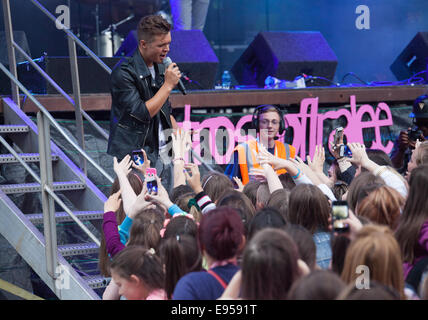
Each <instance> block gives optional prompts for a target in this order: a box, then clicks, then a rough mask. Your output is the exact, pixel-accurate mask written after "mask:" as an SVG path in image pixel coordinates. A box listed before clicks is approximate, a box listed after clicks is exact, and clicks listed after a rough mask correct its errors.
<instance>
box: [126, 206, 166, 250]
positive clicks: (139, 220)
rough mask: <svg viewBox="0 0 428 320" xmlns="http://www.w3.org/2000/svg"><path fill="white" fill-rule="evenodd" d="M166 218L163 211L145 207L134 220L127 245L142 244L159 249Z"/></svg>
mask: <svg viewBox="0 0 428 320" xmlns="http://www.w3.org/2000/svg"><path fill="white" fill-rule="evenodd" d="M164 220H165V217H164V215H163V212H162V211H161V210H159V209H156V208H149V209H145V210H143V211H141V212H140V213H138V214H137V215H136V216H135V217H134V219H133V221H132V227H131V230H130V231H129V241H128V243H127V245H128V246H130V245H140V246H145V247H146V248H153V249H155V250H156V251H157V249H158V247H159V241H160V239H161V236H160V230H161V229H162V227H163V222H164Z"/></svg>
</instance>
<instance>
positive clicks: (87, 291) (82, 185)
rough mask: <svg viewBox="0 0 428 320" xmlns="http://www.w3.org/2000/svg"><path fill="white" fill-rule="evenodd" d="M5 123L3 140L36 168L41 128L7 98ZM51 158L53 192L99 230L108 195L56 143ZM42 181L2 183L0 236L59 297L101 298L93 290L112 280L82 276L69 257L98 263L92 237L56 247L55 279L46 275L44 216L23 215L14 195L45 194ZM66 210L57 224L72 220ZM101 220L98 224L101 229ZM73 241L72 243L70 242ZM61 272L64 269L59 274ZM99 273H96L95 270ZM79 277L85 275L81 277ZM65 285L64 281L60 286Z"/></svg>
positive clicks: (7, 157) (8, 159)
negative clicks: (88, 257)
mask: <svg viewBox="0 0 428 320" xmlns="http://www.w3.org/2000/svg"><path fill="white" fill-rule="evenodd" d="M3 112H4V122H5V124H4V125H2V126H0V134H1V137H3V139H1V140H5V139H4V138H6V139H7V140H9V141H12V143H11V144H12V145H13V146H12V145H10V144H9V145H10V147H12V148H13V149H15V151H16V150H19V152H17V154H18V155H19V156H20V157H21V159H22V160H23V161H25V162H27V163H33V164H36V163H38V162H39V160H40V158H41V155H40V154H39V152H38V151H39V150H38V143H37V141H38V128H37V126H36V124H35V123H34V122H33V121H32V120H31V119H30V118H28V117H27V116H26V115H25V114H24V113H23V112H22V111H21V110H20V109H19V108H18V107H17V106H16V104H15V103H14V102H13V101H12V100H10V99H8V98H6V99H4V100H3ZM50 147H51V152H52V154H53V156H52V158H51V159H52V173H53V181H54V182H53V184H52V186H53V190H54V191H55V192H59V193H61V195H62V196H63V197H64V198H66V199H67V200H68V202H69V203H71V205H72V207H73V213H74V214H75V216H76V217H77V218H78V219H79V220H80V221H82V222H84V221H87V222H91V223H93V224H94V225H95V226H93V227H92V228H93V229H95V230H99V228H100V222H101V221H102V216H103V205H104V202H105V200H106V197H105V195H104V194H103V193H101V191H100V190H99V189H98V188H97V187H96V186H95V185H94V184H93V183H92V182H91V181H90V180H89V179H88V178H87V177H86V176H85V175H84V174H83V172H82V171H81V169H79V168H78V167H77V166H76V165H75V164H74V163H73V162H72V161H71V160H70V159H69V158H68V157H67V156H66V155H65V154H64V153H63V152H62V151H61V150H60V149H59V148H58V146H56V145H55V144H54V143H53V142H51V143H50ZM17 161H18V160H17V158H15V156H14V155H13V154H3V155H1V156H0V163H1V165H4V164H7V163H14V162H17ZM41 190H42V187H41V185H40V183H38V182H26V183H19V184H3V185H0V212H1V214H0V233H1V234H2V235H3V236H4V237H5V238H6V239H7V240H8V241H9V243H10V244H11V245H12V246H13V247H14V248H15V249H16V250H17V251H18V253H19V254H20V255H21V256H22V257H23V258H24V260H26V262H27V263H28V264H29V265H30V266H31V267H32V268H33V269H34V271H35V272H36V273H37V274H38V275H39V276H40V278H41V279H42V280H43V281H44V282H45V283H46V284H47V285H48V286H49V287H50V289H51V290H52V291H53V292H54V293H55V294H56V295H57V296H58V297H59V298H60V299H99V298H100V295H99V294H98V293H96V292H95V291H94V289H97V288H103V287H105V285H106V284H107V283H108V280H109V279H104V278H103V277H101V276H100V275H98V274H86V275H84V276H82V273H81V271H82V270H77V271H76V270H74V269H73V267H72V265H71V264H70V263H69V261H67V259H66V258H73V257H76V256H82V255H92V257H93V260H94V263H96V258H97V256H98V250H99V243H98V244H97V243H95V242H94V241H92V240H91V239H88V240H87V241H85V242H83V243H64V244H59V245H58V246H57V256H56V259H57V266H60V267H59V268H55V269H57V270H56V271H57V272H56V273H55V272H54V274H53V276H51V275H50V274H49V273H48V272H47V259H46V242H45V237H44V235H43V234H42V232H41V231H40V230H39V229H38V227H37V226H39V227H40V225H41V224H43V221H44V217H43V213H23V212H22V211H21V210H20V209H19V208H18V207H17V206H16V205H15V204H14V202H13V200H12V199H11V198H10V197H9V196H10V195H13V194H16V193H30V192H31V193H40V192H41ZM73 221H74V220H73V218H72V217H71V216H70V215H69V214H68V213H67V212H64V211H58V212H55V223H64V222H73ZM97 222H98V225H97ZM68 240H69V239H68ZM58 270H59V271H58ZM64 270H67V273H64ZM95 271H97V270H95ZM79 273H80V274H79ZM61 283H63V284H62V285H61Z"/></svg>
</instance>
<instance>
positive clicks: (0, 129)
mask: <svg viewBox="0 0 428 320" xmlns="http://www.w3.org/2000/svg"><path fill="white" fill-rule="evenodd" d="M28 131H30V128H29V127H28V126H26V125H20V124H7V125H0V133H13V132H28Z"/></svg>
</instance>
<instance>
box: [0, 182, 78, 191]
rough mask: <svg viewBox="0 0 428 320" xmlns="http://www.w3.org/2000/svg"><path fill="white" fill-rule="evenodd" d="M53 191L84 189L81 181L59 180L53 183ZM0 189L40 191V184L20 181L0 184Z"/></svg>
mask: <svg viewBox="0 0 428 320" xmlns="http://www.w3.org/2000/svg"><path fill="white" fill-rule="evenodd" d="M53 189H54V191H65V190H82V189H85V184H84V183H82V182H81V181H61V182H54V183H53ZM0 190H2V191H3V192H4V193H6V194H11V193H22V192H25V193H27V192H40V191H41V186H40V184H39V183H37V182H34V183H21V184H2V185H0Z"/></svg>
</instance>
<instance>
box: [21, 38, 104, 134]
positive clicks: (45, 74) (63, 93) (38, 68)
mask: <svg viewBox="0 0 428 320" xmlns="http://www.w3.org/2000/svg"><path fill="white" fill-rule="evenodd" d="M13 46H14V47H15V48H16V49H18V51H19V52H20V53H21V54H22V55H23V56H24V57H25V59H27V61H28V62H29V63H30V64H31V65H32V66H33V67H34V69H36V70H37V71H38V72H39V73H40V74H41V75H42V77H43V78H45V79H46V80H47V81H48V82H49V83H50V84H51V85H52V86H53V87H54V88H55V90H57V91H58V93H60V94H61V95H62V96H63V97H64V98H65V99H66V100H67V101H68V102H69V103H70V104H71V105H72V106H73V108H75V107H76V106H75V102H74V100H73V99H72V98H71V97H70V96H69V95H68V94H67V93H66V92H65V91H64V90H63V89H62V88H61V87H60V86H59V85H58V84H57V83H56V82H55V81H54V80H53V79H52V78H51V77H50V76H49V75H48V74H47V73H46V72H45V71H44V70H43V69H42V68H40V67H39V65H38V64H37V63H35V62H34V60H33V59H32V58H31V57H30V56H29V55H28V54H27V53H26V52H25V51H24V50H23V49H22V48H21V47H20V46H19V45H18V44H17V43H16V42H15V41H13ZM81 112H82V115H83V117H84V118H85V119H86V120H87V121H88V122H89V123H90V124H91V125H92V126H93V127H94V128H95V129H96V130H97V131H98V132H99V133H100V134H101V135H102V136H103V137H104V138H105V139H106V140H108V134H107V133H106V132H105V131H104V129H103V128H101V127H100V126H99V125H98V123H96V122H95V121H94V119H92V118H91V117H90V116H89V115H88V114H87V113H86V111H85V110H81Z"/></svg>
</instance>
